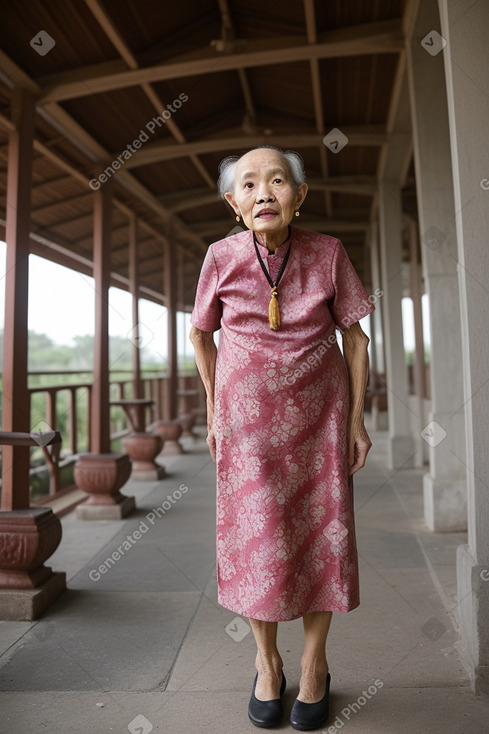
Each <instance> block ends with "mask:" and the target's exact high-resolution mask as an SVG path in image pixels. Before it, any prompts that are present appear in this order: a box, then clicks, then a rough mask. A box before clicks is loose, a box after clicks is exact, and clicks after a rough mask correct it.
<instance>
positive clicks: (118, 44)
mask: <svg viewBox="0 0 489 734" xmlns="http://www.w3.org/2000/svg"><path fill="white" fill-rule="evenodd" d="M85 2H86V4H87V5H88V7H89V8H90V10H91V11H92V13H93V15H94V16H95V18H96V19H97V21H98V23H99V24H100V26H101V28H102V29H103V30H104V32H105V33H106V34H107V36H108V38H110V40H111V42H112V44H113V45H114V46H115V48H116V49H117V51H118V52H119V53H120V55H121V56H122V58H123V59H124V61H125V62H126V64H127V65H128V67H129V68H130V69H138V68H139V64H138V61H137V59H136V57H135V56H134V54H133V53H132V51H131V49H130V48H129V46H128V45H127V43H126V42H125V41H124V39H123V38H122V36H121V35H120V33H119V31H118V30H117V28H116V27H115V25H114V22H113V20H112V19H111V18H110V16H109V15H108V14H107V13H106V11H105V10H104V8H103V7H102V5H101V4H100V2H99V0H85ZM142 89H143V92H144V93H145V94H146V96H147V98H148V99H149V101H150V102H151V104H152V105H153V107H154V108H155V110H156V111H157V112H158V113H159V114H161V113H162V112H163V110H165V109H166V105H165V104H164V102H162V100H161V98H160V96H159V95H158V94H157V93H156V91H155V90H154V89H153V87H152V86H151V85H150V84H148V83H144V84H143V85H142ZM166 127H167V128H168V130H169V131H170V133H171V134H172V135H173V137H174V138H175V140H177V141H178V142H179V143H185V137H184V135H183V133H182V131H181V130H180V128H179V127H178V125H177V124H176V122H175V120H174V119H173V118H172V117H170V118H168V120H167V121H166ZM192 162H193V164H194V165H195V167H196V168H197V170H198V171H199V173H200V174H201V176H202V177H203V179H204V181H207V183H208V185H209V186H210V187H211V188H215V187H216V183H215V181H214V180H213V179H212V178H211V177H210V176H209V174H208V172H207V170H206V169H205V167H204V166H203V164H202V163H201V162H200V160H199V159H198V158H197V157H196V156H193V157H192Z"/></svg>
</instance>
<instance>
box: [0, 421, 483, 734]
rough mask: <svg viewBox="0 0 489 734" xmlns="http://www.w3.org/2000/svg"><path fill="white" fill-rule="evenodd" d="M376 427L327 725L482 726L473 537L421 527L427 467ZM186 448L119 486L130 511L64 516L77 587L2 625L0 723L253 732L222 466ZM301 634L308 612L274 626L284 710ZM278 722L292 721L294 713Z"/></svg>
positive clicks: (361, 482) (294, 679)
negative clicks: (353, 605)
mask: <svg viewBox="0 0 489 734" xmlns="http://www.w3.org/2000/svg"><path fill="white" fill-rule="evenodd" d="M374 440H375V443H374V447H375V448H374V450H373V451H372V453H371V456H370V457H369V462H368V466H367V467H366V468H365V469H364V470H363V471H362V472H360V474H359V475H357V477H358V478H357V480H356V483H355V493H356V513H357V515H356V517H357V530H358V543H359V552H360V564H361V593H362V604H361V606H360V607H359V608H358V609H357V610H355V611H353V612H351V613H350V614H348V615H339V614H338V615H335V617H334V619H333V625H332V629H331V633H330V639H329V643H328V651H329V654H328V657H329V662H330V668H331V674H332V694H331V716H330V720H329V722H328V724H327V726H326V727H325V728H324V729H323V730H322V731H323V732H328V734H337V732H339V731H342V732H343V734H350V732H351V734H354V733H355V732H359V733H360V732H361V734H382V733H384V732H385V733H386V734H418V733H419V734H446V733H447V732H450V734H487V733H488V732H489V699H486V698H477V697H475V696H474V695H473V694H472V693H471V691H470V688H469V683H468V677H467V674H466V670H465V667H464V665H463V663H462V661H461V657H460V656H461V655H463V649H461V646H460V641H459V638H458V635H457V633H456V631H455V627H454V624H456V618H455V610H456V602H455V599H456V596H455V593H456V589H455V567H454V562H455V549H456V547H457V545H459V544H460V543H461V542H464V540H465V538H464V536H463V534H453V535H433V534H431V533H429V532H427V531H426V530H425V529H424V527H423V523H422V520H421V517H422V499H421V477H422V472H421V471H420V470H405V471H401V472H397V473H389V472H387V471H386V470H385V468H384V466H385V463H384V449H385V437H384V436H383V435H382V434H378V435H377V436H375V437H374ZM187 446H188V448H189V449H190V450H189V452H188V453H187V454H185V455H182V456H180V457H172V458H171V459H170V460H169V461H167V462H165V463H166V466H167V469H168V477H167V478H166V479H164V480H162V481H159V482H155V483H153V484H151V483H150V484H143V483H137V484H136V483H132V484H131V485H130V486H129V487H127V488H126V490H125V491H126V493H127V494H135V495H136V497H137V503H138V511H137V513H136V514H135V515H133V516H132V517H130V518H128V519H127V520H125V521H122V522H102V523H88V522H82V521H77V520H76V518H75V517H74V513H71V514H70V515H67V516H66V517H65V518H63V527H64V538H63V541H62V545H61V546H60V548H59V549H58V551H57V552H56V554H55V555H54V556H53V557H52V564H51V565H52V566H53V568H54V569H55V570H65V571H67V574H68V579H69V583H68V585H69V589H68V591H67V592H66V593H65V594H64V595H63V596H62V597H61V598H60V599H59V600H58V602H57V603H56V604H55V605H54V606H53V607H51V609H50V610H49V611H48V612H47V613H46V614H45V615H44V617H43V618H42V619H41V620H40V621H38V622H35V623H27V622H3V623H0V655H1V657H0V711H1V718H0V721H1V727H0V728H1V731H2V732H6V733H7V732H8V734H21V733H22V734H25V733H26V732H36V733H37V732H49V734H65V732H69V733H70V734H89V733H90V732H94V733H95V734H105V733H106V732H107V733H109V732H115V733H118V734H124V732H127V731H130V732H132V733H133V734H136V733H137V734H149V732H150V731H155V732H157V731H158V732H168V733H171V734H190V733H192V734H194V733H195V732H198V734H207V733H208V732H209V733H210V732H212V734H234V733H236V734H249V733H250V732H254V731H257V730H256V729H255V728H254V727H253V726H252V724H251V723H250V722H249V721H248V718H247V705H248V699H249V695H250V690H251V684H252V680H253V675H254V667H253V663H254V644H253V639H252V635H251V632H250V630H249V627H248V624H247V622H246V620H243V619H241V618H239V617H238V618H236V615H234V614H233V613H231V612H228V611H227V610H225V609H222V608H221V607H219V606H218V605H217V603H216V579H215V546H214V543H215V530H214V512H215V504H214V493H215V488H214V465H213V464H212V462H211V461H210V459H209V455H208V453H207V450H206V447H205V444H204V443H203V441H196V442H192V441H190V443H187ZM390 474H392V476H390ZM114 551H116V556H115V557H116V558H117V560H116V561H115V562H114V561H113V559H111V558H110V557H111V556H112V555H113V553H114ZM117 554H118V555H117ZM107 559H109V560H108V561H107ZM301 637H302V631H301V622H300V620H298V621H295V622H291V623H282V624H281V625H280V627H279V642H280V648H281V651H282V654H283V657H284V660H285V672H286V675H287V679H288V689H287V692H286V694H285V696H284V704H285V709H286V714H287V713H288V712H289V711H290V707H291V705H292V702H293V700H294V698H295V695H296V694H297V690H298V680H299V673H300V669H299V659H300V655H301ZM278 730H279V731H287V732H288V731H293V729H292V728H291V727H290V725H289V724H288V723H287V715H286V716H285V720H284V724H283V725H282V726H281V727H279V729H278Z"/></svg>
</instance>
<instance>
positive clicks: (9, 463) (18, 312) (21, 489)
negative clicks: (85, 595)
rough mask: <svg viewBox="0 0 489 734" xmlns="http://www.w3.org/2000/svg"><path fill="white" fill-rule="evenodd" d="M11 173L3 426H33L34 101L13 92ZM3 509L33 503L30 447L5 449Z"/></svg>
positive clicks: (19, 428) (13, 428)
mask: <svg viewBox="0 0 489 734" xmlns="http://www.w3.org/2000/svg"><path fill="white" fill-rule="evenodd" d="M12 118H13V122H14V124H15V130H13V131H12V132H11V133H10V136H9V148H8V172H7V222H6V240H7V264H6V272H7V276H6V283H5V327H4V342H3V416H2V421H3V430H4V431H29V430H30V415H29V395H28V392H27V308H28V297H27V294H28V288H29V235H30V213H31V184H32V146H33V140H34V101H33V98H32V96H31V95H30V94H29V93H28V92H26V91H25V90H23V89H18V90H15V91H14V94H13V97H12ZM2 463H3V474H2V510H17V509H24V508H26V507H29V448H28V447H26V446H4V447H3V449H2Z"/></svg>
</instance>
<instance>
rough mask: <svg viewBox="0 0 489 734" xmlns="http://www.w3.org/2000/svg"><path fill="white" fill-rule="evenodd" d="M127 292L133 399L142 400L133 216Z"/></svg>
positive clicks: (137, 273)
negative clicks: (129, 301) (130, 317)
mask: <svg viewBox="0 0 489 734" xmlns="http://www.w3.org/2000/svg"><path fill="white" fill-rule="evenodd" d="M129 290H130V293H131V296H132V331H131V335H132V339H131V341H132V345H133V348H132V368H133V373H134V397H135V398H142V397H144V395H143V385H142V381H141V347H140V338H141V334H140V324H139V263H138V253H137V220H136V217H135V216H134V215H132V216H131V219H130V221H129Z"/></svg>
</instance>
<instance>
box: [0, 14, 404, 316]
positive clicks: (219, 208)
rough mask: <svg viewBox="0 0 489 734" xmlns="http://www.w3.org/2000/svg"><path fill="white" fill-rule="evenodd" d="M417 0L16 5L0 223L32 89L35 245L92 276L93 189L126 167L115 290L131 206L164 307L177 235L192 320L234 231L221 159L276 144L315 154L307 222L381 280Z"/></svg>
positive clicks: (0, 131)
mask: <svg viewBox="0 0 489 734" xmlns="http://www.w3.org/2000/svg"><path fill="white" fill-rule="evenodd" d="M415 4H416V2H415V0H327V1H326V0H317V1H316V2H314V0H269V2H268V3H266V4H264V3H263V2H258V1H257V0H246V2H242V1H240V0H199V2H197V1H196V0H179V2H176V3H174V2H165V1H164V0H25V1H24V2H18V1H17V0H3V2H2V24H1V26H0V47H1V49H2V50H1V51H0V197H1V198H0V218H1V219H2V220H4V219H5V209H6V165H7V146H8V132H9V130H11V129H12V123H11V98H12V89H13V87H14V86H22V87H25V88H26V89H28V90H30V91H31V92H32V94H33V95H35V98H36V128H35V146H34V156H35V160H34V168H33V192H32V238H31V241H32V251H33V252H36V253H38V254H41V255H42V256H44V257H48V258H51V259H53V260H55V261H57V262H61V263H63V264H67V265H69V266H71V267H74V268H77V269H79V270H81V271H83V272H86V273H90V272H91V260H92V224H93V222H92V210H93V187H94V186H96V185H98V182H99V181H101V179H100V180H99V179H97V176H99V174H100V173H101V172H102V171H103V170H104V169H107V166H111V165H112V162H113V161H119V163H120V165H119V166H118V169H117V170H115V167H113V170H114V175H113V176H111V179H112V181H113V191H114V213H113V228H114V229H113V238H112V267H113V279H112V282H113V284H114V285H118V286H120V287H122V288H125V287H127V284H128V238H129V222H130V219H131V217H132V213H134V214H135V215H136V217H137V221H138V237H139V240H138V251H139V253H140V259H139V262H140V270H141V278H142V288H141V295H142V296H144V297H147V298H150V299H152V300H155V301H159V302H164V300H165V299H164V292H163V250H164V246H165V242H166V240H169V241H170V243H171V245H172V246H174V247H175V248H176V251H177V253H178V260H177V262H178V265H179V278H178V281H179V282H178V307H179V308H182V309H186V310H188V309H190V308H191V306H192V299H193V295H194V289H195V283H196V279H197V277H198V273H199V269H200V265H201V262H202V259H203V257H204V254H205V251H206V248H207V247H208V245H209V244H210V243H211V242H213V241H215V240H217V239H221V238H222V237H224V236H226V234H227V233H228V232H229V231H230V229H232V228H233V226H234V225H235V222H234V216H233V212H232V211H231V209H230V208H229V207H228V206H227V204H225V203H224V202H222V201H221V200H220V199H219V198H218V196H217V194H216V178H217V167H218V164H219V162H220V160H221V159H222V158H223V157H225V156H226V155H230V154H235V153H240V152H244V151H246V150H248V149H249V148H251V147H253V146H256V145H259V144H262V143H269V144H272V145H277V146H279V147H282V148H292V149H294V150H297V151H298V152H300V153H301V155H302V156H303V158H304V160H305V164H306V172H307V177H308V183H309V187H310V191H309V194H308V197H307V199H306V202H305V204H304V206H303V207H302V210H301V212H302V216H301V218H300V220H298V222H297V225H298V226H300V227H302V228H304V229H313V230H316V231H321V232H326V233H328V234H332V235H335V236H338V237H340V238H341V239H342V241H343V242H344V244H345V246H346V247H347V250H348V252H349V254H350V257H351V258H352V260H353V262H354V264H355V266H356V268H357V269H358V271H359V273H360V275H361V277H362V278H363V279H364V282H365V284H366V285H367V286H368V284H369V271H368V247H367V244H368V237H367V233H368V229H369V226H370V223H371V221H372V220H373V218H374V217H375V214H376V191H377V186H378V180H379V177H380V176H381V175H382V171H383V169H385V166H386V161H387V160H388V159H389V151H390V149H391V146H393V145H396V146H399V140H400V136H399V134H398V133H397V131H396V114H397V112H398V110H399V109H400V108H402V106H403V102H404V100H403V96H405V95H406V94H407V92H406V86H405V84H404V83H403V81H402V77H403V76H404V74H403V69H404V64H405V53H404V48H405V37H406V34H407V33H408V32H409V27H410V24H411V22H412V15H413V7H414V5H415ZM46 34H48V35H46ZM49 37H50V38H51V39H52V40H50V38H49ZM53 41H54V45H53ZM50 45H51V46H52V48H50V50H48V51H47V53H44V55H41V54H40V53H39V50H41V51H43V52H44V51H46V49H47V48H49V46H50ZM158 117H159V121H158ZM332 129H339V130H340V131H341V133H342V134H343V135H345V136H346V137H347V138H348V143H347V145H346V146H345V147H344V148H343V149H341V150H338V151H336V150H334V147H335V146H334V145H333V146H331V147H332V148H333V150H330V149H328V147H327V146H326V145H325V143H324V142H323V138H324V137H325V136H326V135H327V134H328V133H329V132H330V131H331V130H332ZM336 137H337V135H336V136H335V135H333V136H332V139H336ZM401 138H402V140H401V143H402V145H403V146H404V147H403V151H404V152H403V155H401V156H400V157H399V156H398V157H399V160H400V161H401V163H402V166H401V163H400V164H399V171H398V172H397V173H395V174H392V175H398V176H399V177H402V176H403V175H404V176H405V175H407V174H408V166H409V161H410V154H409V149H410V145H411V142H410V135H409V131H408V132H407V133H406V134H404V137H403V136H402V135H401ZM137 139H139V140H140V141H141V145H140V147H139V146H138V145H137V144H136V146H134V145H133V141H135V140H137ZM338 147H340V146H338ZM401 167H402V168H403V169H404V170H403V171H401V170H400V168H401ZM90 182H92V183H91V185H90ZM101 185H104V183H101ZM91 186H92V187H91Z"/></svg>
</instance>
